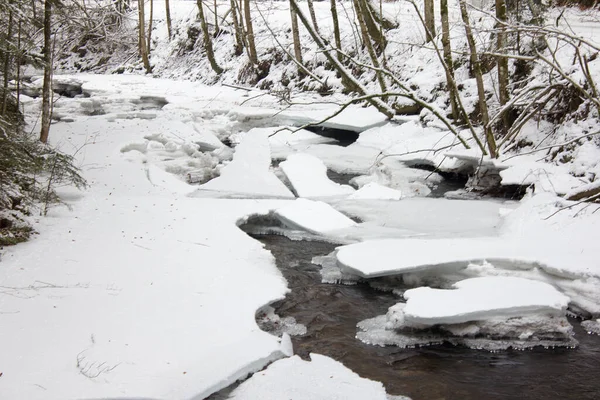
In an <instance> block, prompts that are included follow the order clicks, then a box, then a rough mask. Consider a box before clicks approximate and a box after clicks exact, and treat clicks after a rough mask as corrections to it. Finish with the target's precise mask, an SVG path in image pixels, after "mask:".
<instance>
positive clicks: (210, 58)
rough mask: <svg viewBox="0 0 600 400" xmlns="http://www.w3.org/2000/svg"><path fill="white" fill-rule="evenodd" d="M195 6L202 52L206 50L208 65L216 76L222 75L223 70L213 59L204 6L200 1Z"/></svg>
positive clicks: (213, 54) (213, 53)
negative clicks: (198, 20)
mask: <svg viewBox="0 0 600 400" xmlns="http://www.w3.org/2000/svg"><path fill="white" fill-rule="evenodd" d="M196 4H197V5H198V17H199V18H200V26H201V28H202V40H203V43H204V50H206V57H207V58H208V62H209V63H210V67H211V68H212V69H213V71H215V72H216V73H217V74H218V75H220V74H222V73H223V68H221V67H220V66H219V64H218V63H217V60H216V59H215V52H214V50H213V46H212V39H211V36H210V32H209V31H208V24H207V23H206V18H205V17H204V5H203V4H202V0H197V1H196Z"/></svg>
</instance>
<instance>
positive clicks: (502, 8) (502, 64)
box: [496, 0, 510, 133]
mask: <svg viewBox="0 0 600 400" xmlns="http://www.w3.org/2000/svg"><path fill="white" fill-rule="evenodd" d="M496 19H497V20H498V23H497V31H498V33H497V37H496V52H497V53H498V54H499V55H498V56H497V57H496V66H497V69H498V97H499V100H500V105H502V106H504V105H505V104H506V103H508V100H509V94H508V83H509V76H508V58H507V57H504V56H502V55H501V54H505V53H506V51H507V48H506V47H507V45H508V40H507V33H506V1H505V0H496ZM501 119H502V131H504V132H505V133H506V131H507V130H508V128H510V120H509V113H508V110H504V111H503V113H502V118H501Z"/></svg>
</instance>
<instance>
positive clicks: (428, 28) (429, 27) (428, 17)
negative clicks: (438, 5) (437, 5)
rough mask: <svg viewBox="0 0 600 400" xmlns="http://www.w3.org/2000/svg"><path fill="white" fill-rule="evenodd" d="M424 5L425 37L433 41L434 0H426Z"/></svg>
mask: <svg viewBox="0 0 600 400" xmlns="http://www.w3.org/2000/svg"><path fill="white" fill-rule="evenodd" d="M424 5H425V9H424V10H423V14H425V37H426V40H427V41H428V42H431V41H432V40H433V38H434V37H435V11H434V1H433V0H425V1H424Z"/></svg>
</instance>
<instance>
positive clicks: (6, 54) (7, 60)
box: [0, 1, 13, 115]
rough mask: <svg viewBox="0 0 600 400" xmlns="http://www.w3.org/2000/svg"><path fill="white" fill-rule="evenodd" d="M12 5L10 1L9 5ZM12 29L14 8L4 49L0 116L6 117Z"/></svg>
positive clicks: (10, 14) (9, 20)
mask: <svg viewBox="0 0 600 400" xmlns="http://www.w3.org/2000/svg"><path fill="white" fill-rule="evenodd" d="M10 3H12V2H11V1H9V4H10ZM12 28H13V12H12V8H10V9H9V10H8V32H7V34H6V39H5V43H6V48H5V49H4V70H3V72H2V73H3V74H4V83H3V85H2V106H1V107H0V115H6V110H7V106H8V81H9V75H10V64H11V60H12V53H13V52H12V50H11V48H10V46H11V42H12Z"/></svg>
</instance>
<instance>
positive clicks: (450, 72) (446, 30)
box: [440, 0, 459, 121]
mask: <svg viewBox="0 0 600 400" xmlns="http://www.w3.org/2000/svg"><path fill="white" fill-rule="evenodd" d="M440 17H441V21H442V48H443V50H444V62H445V63H446V67H445V68H444V69H445V72H446V86H447V87H448V97H449V98H450V108H451V110H452V118H454V120H455V121H457V120H458V119H459V112H458V105H457V96H458V93H457V91H456V86H455V85H454V61H453V60H452V45H451V43H450V22H449V20H448V0H440Z"/></svg>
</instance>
